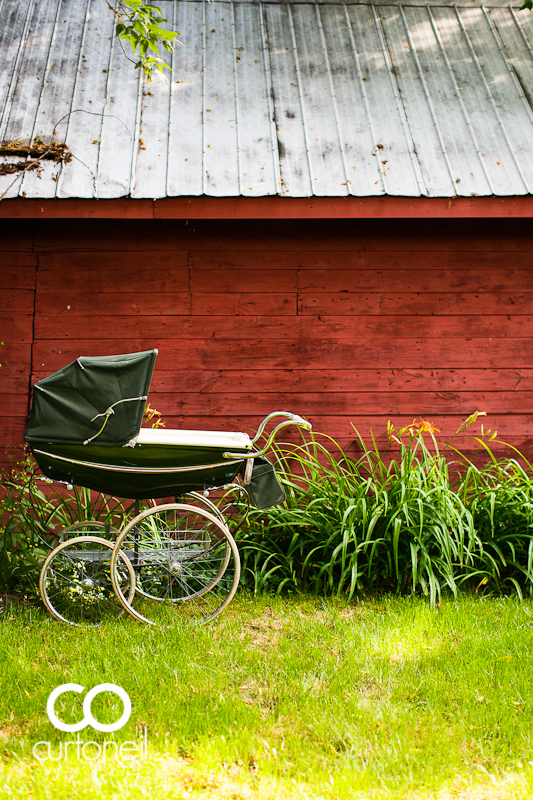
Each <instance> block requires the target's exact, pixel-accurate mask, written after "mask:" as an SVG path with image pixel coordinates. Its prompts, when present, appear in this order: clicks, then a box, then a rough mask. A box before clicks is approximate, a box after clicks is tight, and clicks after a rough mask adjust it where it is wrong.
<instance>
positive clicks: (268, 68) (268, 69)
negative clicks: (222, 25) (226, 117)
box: [259, 3, 282, 194]
mask: <svg viewBox="0 0 533 800" xmlns="http://www.w3.org/2000/svg"><path fill="white" fill-rule="evenodd" d="M264 14H265V11H264V9H263V3H259V22H260V26H261V28H260V29H261V50H262V52H263V61H264V64H265V85H266V94H267V103H268V115H269V118H270V138H271V145H272V160H273V162H274V193H275V194H280V192H281V189H282V184H281V170H280V165H279V146H278V132H277V130H276V120H275V119H274V103H273V100H272V92H273V91H274V87H273V85H272V65H271V63H270V50H269V48H268V47H267V45H266V35H265V18H264Z"/></svg>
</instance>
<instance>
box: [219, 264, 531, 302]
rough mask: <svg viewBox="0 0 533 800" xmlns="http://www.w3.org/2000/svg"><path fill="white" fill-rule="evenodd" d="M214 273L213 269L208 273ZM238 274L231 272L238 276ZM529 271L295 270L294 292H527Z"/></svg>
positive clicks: (494, 269)
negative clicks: (296, 288)
mask: <svg viewBox="0 0 533 800" xmlns="http://www.w3.org/2000/svg"><path fill="white" fill-rule="evenodd" d="M212 272H214V270H212ZM239 274H240V273H235V275H239ZM532 280H533V269H511V268H505V267H503V266H502V267H498V268H496V267H494V268H493V269H491V270H486V269H473V268H472V269H454V270H451V269H432V270H426V269H388V270H384V269H383V270H382V269H379V270H370V269H368V270H357V269H354V270H349V269H343V270H340V269H328V270H308V269H301V270H298V292H299V293H304V292H313V293H317V292H328V293H329V292H377V291H382V290H383V289H384V288H385V287H386V291H387V292H439V291H441V290H444V291H446V292H469V293H472V292H474V293H476V292H498V294H502V293H503V292H510V293H512V294H513V295H514V294H520V293H521V292H529V291H530V290H531V286H532Z"/></svg>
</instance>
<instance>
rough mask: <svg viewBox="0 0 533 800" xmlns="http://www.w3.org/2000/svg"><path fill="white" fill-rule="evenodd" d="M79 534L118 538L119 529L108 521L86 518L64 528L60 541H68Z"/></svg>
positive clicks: (101, 537)
mask: <svg viewBox="0 0 533 800" xmlns="http://www.w3.org/2000/svg"><path fill="white" fill-rule="evenodd" d="M79 536H96V537H97V538H99V539H113V540H114V539H116V538H117V536H118V530H117V529H116V528H114V527H113V526H112V525H111V524H110V523H108V522H100V520H97V519H93V520H86V521H85V522H76V523H74V525H69V526H68V528H63V529H62V530H61V533H60V534H59V542H66V541H67V539H72V538H74V537H79Z"/></svg>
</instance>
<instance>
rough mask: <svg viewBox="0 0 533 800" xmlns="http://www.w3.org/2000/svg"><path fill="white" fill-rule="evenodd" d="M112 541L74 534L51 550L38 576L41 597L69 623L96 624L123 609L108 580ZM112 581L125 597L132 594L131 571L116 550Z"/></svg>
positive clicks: (54, 612)
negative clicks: (74, 535)
mask: <svg viewBox="0 0 533 800" xmlns="http://www.w3.org/2000/svg"><path fill="white" fill-rule="evenodd" d="M113 547H114V543H113V542H110V541H108V540H107V539H101V538H99V537H97V536H78V537H76V538H74V539H70V540H67V541H65V542H63V543H62V544H60V545H58V547H56V548H55V550H53V551H52V552H51V553H50V554H49V556H48V557H47V559H46V561H45V562H44V564H43V568H42V570H41V575H40V579H39V591H40V593H41V598H42V601H43V603H44V605H45V606H46V608H47V609H48V611H50V613H51V614H53V616H54V617H55V618H56V619H58V620H60V621H61V622H67V623H68V624H69V625H83V624H87V625H100V624H101V623H102V622H103V621H104V620H105V619H106V618H108V619H113V618H117V617H120V616H121V615H122V614H123V613H124V608H123V606H122V604H121V603H120V602H119V600H118V598H117V596H116V594H115V590H114V588H113V584H112V582H111V572H110V570H111V554H112V552H113ZM115 571H116V583H117V585H119V586H121V591H122V592H123V595H124V597H127V598H128V599H129V600H131V599H132V598H133V595H134V594H135V572H134V570H133V567H132V565H131V564H130V562H129V561H128V559H127V558H126V557H125V556H124V555H123V554H120V558H119V559H118V561H117V566H116V568H115Z"/></svg>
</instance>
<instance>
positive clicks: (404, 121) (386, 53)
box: [372, 5, 428, 195]
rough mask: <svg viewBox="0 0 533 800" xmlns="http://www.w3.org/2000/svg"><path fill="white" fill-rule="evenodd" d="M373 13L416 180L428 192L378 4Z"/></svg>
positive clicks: (422, 192)
mask: <svg viewBox="0 0 533 800" xmlns="http://www.w3.org/2000/svg"><path fill="white" fill-rule="evenodd" d="M372 14H373V16H374V23H375V25H376V29H377V32H378V38H379V43H380V45H381V52H382V53H383V58H384V60H385V65H386V67H387V72H388V73H389V80H390V83H391V87H392V91H393V94H394V98H395V100H396V102H397V103H398V106H397V108H398V114H399V116H400V122H401V125H402V131H403V135H404V138H405V143H406V145H407V152H408V153H409V158H410V159H411V164H412V165H413V170H414V173H415V177H416V182H417V184H418V191H419V192H420V194H425V195H427V194H428V190H427V188H426V185H425V182H424V177H423V175H422V170H421V168H420V163H419V161H418V157H417V155H416V150H415V144H414V141H413V137H412V135H411V129H410V128H409V123H408V121H407V114H406V112H405V106H404V104H403V100H402V96H401V92H400V87H399V86H398V82H397V80H396V76H395V74H394V70H393V68H392V59H391V57H390V53H389V50H388V47H387V45H386V43H385V33H384V31H383V26H382V24H381V19H380V18H379V17H378V15H377V11H376V6H374V5H373V6H372Z"/></svg>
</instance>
